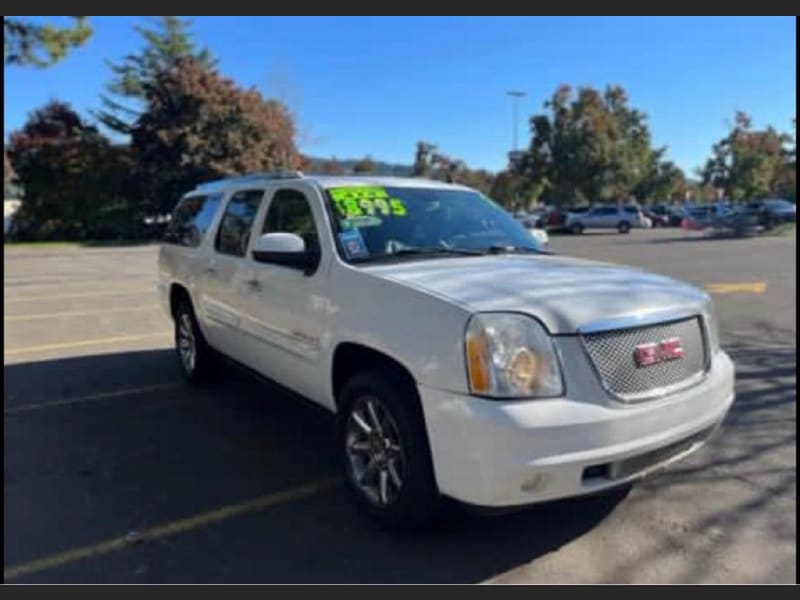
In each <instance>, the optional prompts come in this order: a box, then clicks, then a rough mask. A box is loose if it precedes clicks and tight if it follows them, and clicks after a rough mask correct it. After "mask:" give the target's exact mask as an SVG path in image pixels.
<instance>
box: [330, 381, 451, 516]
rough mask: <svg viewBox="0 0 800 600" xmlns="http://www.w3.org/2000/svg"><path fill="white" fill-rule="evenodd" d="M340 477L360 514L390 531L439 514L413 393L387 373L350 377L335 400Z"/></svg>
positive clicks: (436, 491)
mask: <svg viewBox="0 0 800 600" xmlns="http://www.w3.org/2000/svg"><path fill="white" fill-rule="evenodd" d="M339 442H340V444H341V449H342V455H343V461H342V462H343V468H344V479H345V483H346V484H347V488H348V490H349V491H350V493H351V495H352V496H353V498H354V499H355V502H356V506H357V507H358V508H359V510H360V511H361V512H362V513H364V514H366V515H368V516H369V517H371V518H373V519H376V520H377V521H378V522H379V523H381V524H382V525H384V526H387V527H391V528H417V527H422V526H425V525H427V524H429V523H430V522H431V521H432V520H433V517H435V516H436V514H437V513H438V509H439V506H440V497H439V493H438V490H437V488H436V482H435V479H434V475H433V464H432V462H431V454H430V448H429V445H428V437H427V433H426V431H425V423H424V417H423V415H422V408H421V405H420V403H419V398H418V395H417V390H416V389H415V387H414V385H413V384H412V383H411V382H408V381H406V380H405V378H404V377H401V376H399V375H398V374H396V373H395V372H393V371H391V370H388V369H387V370H379V371H369V372H364V373H359V374H357V375H355V376H354V377H353V378H352V379H351V380H350V381H349V382H347V384H346V385H345V386H344V389H343V390H342V392H341V395H340V397H339Z"/></svg>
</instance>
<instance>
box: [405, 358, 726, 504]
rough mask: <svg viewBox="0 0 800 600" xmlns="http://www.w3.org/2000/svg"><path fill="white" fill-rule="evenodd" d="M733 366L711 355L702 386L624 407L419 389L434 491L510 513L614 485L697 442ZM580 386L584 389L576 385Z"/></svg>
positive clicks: (721, 411)
mask: <svg viewBox="0 0 800 600" xmlns="http://www.w3.org/2000/svg"><path fill="white" fill-rule="evenodd" d="M733 382H734V368H733V363H732V362H731V360H730V358H729V357H728V356H727V355H726V354H725V353H723V352H718V353H717V354H716V355H715V356H714V359H713V362H712V365H711V369H710V370H709V372H708V374H707V376H706V378H705V379H704V380H703V382H702V383H700V384H698V385H696V386H694V387H692V388H690V389H687V390H683V391H680V392H677V393H675V394H671V395H670V396H667V397H664V398H661V399H657V400H649V401H644V402H640V403H637V404H626V403H622V402H618V401H615V400H612V399H610V398H602V399H601V400H599V401H598V400H597V398H593V399H592V400H591V401H587V400H586V396H585V395H583V394H582V393H581V392H587V391H590V390H591V393H596V390H594V389H593V388H590V386H582V385H580V382H579V384H578V385H577V386H573V388H574V389H570V388H569V387H568V394H567V396H566V397H561V398H553V399H540V400H520V401H495V400H484V399H481V398H476V397H474V396H467V395H460V394H454V393H452V392H444V391H441V390H437V389H434V388H430V387H426V386H420V388H419V390H420V397H421V399H422V406H423V411H424V415H425V422H426V427H427V430H428V439H429V440H430V446H431V453H432V458H433V465H434V472H435V475H436V481H437V485H438V487H439V491H440V492H441V493H442V494H444V495H446V496H450V497H452V498H455V499H456V500H460V501H462V502H466V503H469V504H473V505H477V506H485V507H509V506H517V505H525V504H531V503H535V502H542V501H545V500H552V499H556V498H564V497H568V496H577V495H581V494H587V493H592V492H596V491H599V490H602V489H604V488H611V487H615V486H618V485H620V484H622V483H625V482H626V481H631V480H633V479H637V478H639V477H641V476H643V475H644V474H646V473H647V472H649V471H651V470H653V469H654V468H658V467H661V466H664V465H666V464H669V463H670V462H673V461H675V460H678V459H680V458H682V457H684V456H686V455H687V454H689V453H691V452H692V451H694V450H696V449H697V448H699V447H700V445H702V443H703V442H704V441H705V440H706V439H707V438H708V436H709V435H710V434H711V432H712V431H713V429H714V428H715V427H716V426H717V425H719V423H720V422H721V421H722V420H723V418H724V417H725V415H726V414H727V412H728V410H729V408H730V406H731V404H732V403H733V397H734V393H733ZM582 388H583V389H582Z"/></svg>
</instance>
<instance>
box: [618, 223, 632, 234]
mask: <svg viewBox="0 0 800 600" xmlns="http://www.w3.org/2000/svg"><path fill="white" fill-rule="evenodd" d="M630 230H631V224H630V223H628V222H627V221H622V223H620V224H619V225H617V231H619V232H620V233H628V232H630Z"/></svg>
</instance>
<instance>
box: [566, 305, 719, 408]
mask: <svg viewBox="0 0 800 600" xmlns="http://www.w3.org/2000/svg"><path fill="white" fill-rule="evenodd" d="M659 316H661V317H662V318H659ZM690 318H696V319H698V320H699V321H700V335H701V337H702V338H703V349H704V355H705V364H704V366H703V370H702V371H698V372H697V373H695V374H694V375H691V376H689V377H688V378H687V379H684V380H683V381H679V382H678V383H673V384H672V385H666V386H662V387H658V388H653V389H650V390H647V391H646V392H642V393H639V394H618V393H617V392H615V391H614V390H613V389H612V388H611V386H610V385H609V384H608V383H607V382H606V380H605V378H604V377H603V375H602V374H601V373H600V370H599V369H598V368H597V365H596V364H595V362H594V360H593V359H592V355H591V353H590V352H589V348H588V346H587V345H586V340H585V338H584V334H591V333H602V332H605V331H618V330H620V329H633V328H637V327H647V326H648V325H661V324H665V323H670V322H672V321H682V320H684V319H690ZM609 325H611V327H610V328H609V327H608V326H609ZM614 325H617V326H616V327H615V326H614ZM577 337H578V340H579V342H580V347H581V349H582V350H583V355H584V357H585V358H586V360H587V362H588V363H589V365H590V367H591V369H592V372H593V373H594V374H595V376H596V377H597V380H598V381H599V382H600V386H601V387H602V388H603V391H604V392H605V393H606V394H608V396H609V397H611V398H613V399H614V400H618V401H619V402H624V403H626V404H630V403H635V402H642V401H644V400H657V399H659V398H663V397H664V396H667V395H669V394H672V393H675V392H679V391H682V390H685V389H689V388H690V387H694V386H696V385H699V384H701V383H702V382H703V381H705V380H706V378H707V377H708V374H709V372H710V371H711V361H712V355H713V349H712V348H711V345H710V344H711V340H710V338H709V335H708V325H707V323H706V319H705V318H704V314H703V312H702V311H700V312H697V311H693V310H688V309H686V310H681V311H676V310H665V311H654V312H651V313H647V314H645V315H641V316H640V315H631V316H624V317H614V318H611V319H602V320H599V321H592V322H591V323H589V324H587V325H585V326H583V327H579V328H578V336H577Z"/></svg>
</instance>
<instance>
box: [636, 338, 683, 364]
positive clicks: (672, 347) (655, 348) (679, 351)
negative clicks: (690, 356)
mask: <svg viewBox="0 0 800 600" xmlns="http://www.w3.org/2000/svg"><path fill="white" fill-rule="evenodd" d="M633 358H634V360H635V361H636V366H638V367H649V366H651V365H657V364H658V363H660V362H663V361H666V360H677V359H679V358H683V346H681V339H680V338H677V337H674V338H669V339H668V340H661V341H660V342H658V343H657V344H654V343H650V344H639V345H638V346H636V348H634V350H633Z"/></svg>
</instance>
